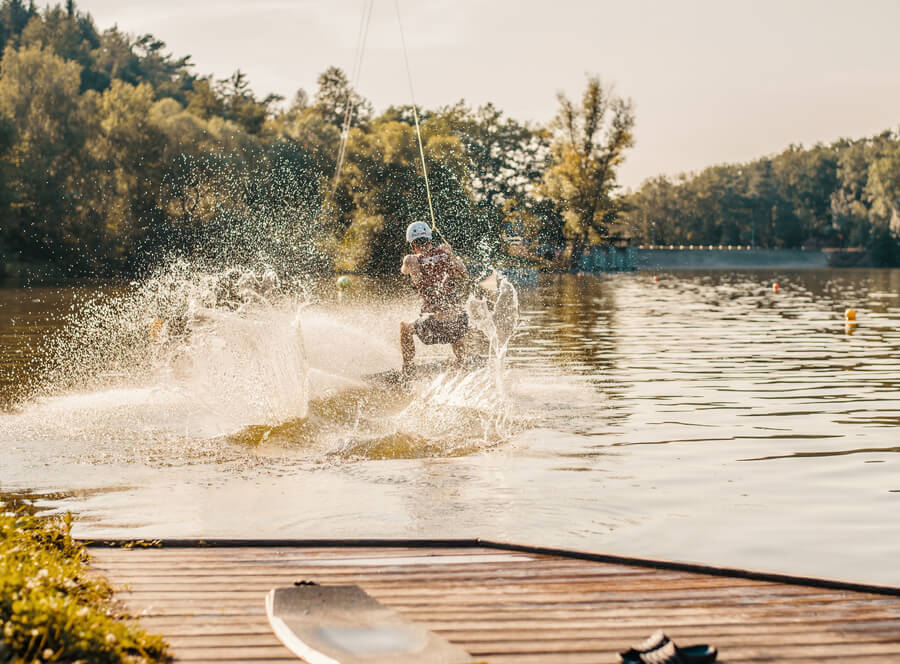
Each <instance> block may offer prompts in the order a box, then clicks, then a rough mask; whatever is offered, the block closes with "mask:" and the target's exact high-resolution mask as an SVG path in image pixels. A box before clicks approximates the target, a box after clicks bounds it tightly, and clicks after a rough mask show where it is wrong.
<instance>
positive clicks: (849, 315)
mask: <svg viewBox="0 0 900 664" xmlns="http://www.w3.org/2000/svg"><path fill="white" fill-rule="evenodd" d="M844 318H846V319H847V320H856V309H847V311H845V312H844Z"/></svg>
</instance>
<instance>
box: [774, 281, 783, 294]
mask: <svg viewBox="0 0 900 664" xmlns="http://www.w3.org/2000/svg"><path fill="white" fill-rule="evenodd" d="M780 290H781V286H779V285H778V282H777V281H776V282H775V283H774V284H772V292H773V293H777V292H778V291H780Z"/></svg>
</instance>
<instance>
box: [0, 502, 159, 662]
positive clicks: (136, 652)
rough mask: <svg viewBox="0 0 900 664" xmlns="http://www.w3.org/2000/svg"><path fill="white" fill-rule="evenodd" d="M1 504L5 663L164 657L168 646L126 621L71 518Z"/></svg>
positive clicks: (0, 608)
mask: <svg viewBox="0 0 900 664" xmlns="http://www.w3.org/2000/svg"><path fill="white" fill-rule="evenodd" d="M5 509H6V506H5V505H4V504H3V503H0V661H2V662H11V663H12V664H18V663H22V664H24V663H25V662H51V661H52V662H97V663H105V662H109V663H113V662H135V663H138V662H147V663H149V662H165V661H169V660H170V658H169V655H168V653H167V650H166V645H165V643H164V642H163V640H162V639H161V638H160V637H158V636H151V635H149V634H147V633H146V632H145V631H144V630H142V629H141V628H140V627H138V626H137V625H136V624H134V623H130V622H128V621H126V620H124V618H125V617H126V616H124V615H123V614H122V612H121V609H120V607H119V605H118V604H117V603H116V602H115V601H114V599H113V593H112V588H111V587H110V586H109V584H108V583H107V582H106V581H105V580H103V579H102V578H101V577H99V576H98V575H96V574H94V573H91V572H90V571H89V570H88V566H87V553H86V551H85V549H84V546H83V545H82V544H80V543H78V542H77V541H75V540H74V539H72V536H71V534H70V529H71V525H72V519H71V515H69V516H67V517H65V518H41V517H36V516H29V515H26V514H23V513H9V512H5Z"/></svg>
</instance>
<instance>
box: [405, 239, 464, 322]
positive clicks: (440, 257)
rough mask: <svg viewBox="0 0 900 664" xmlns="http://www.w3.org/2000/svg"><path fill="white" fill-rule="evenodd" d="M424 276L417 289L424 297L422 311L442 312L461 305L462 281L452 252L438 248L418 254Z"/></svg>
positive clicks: (420, 268)
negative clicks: (454, 264) (451, 254)
mask: <svg viewBox="0 0 900 664" xmlns="http://www.w3.org/2000/svg"><path fill="white" fill-rule="evenodd" d="M418 258H419V270H420V271H421V274H422V277H421V278H420V279H419V283H417V284H416V290H417V291H418V292H419V296H420V297H421V298H422V311H423V312H425V313H441V312H444V311H450V310H452V309H457V308H458V307H459V301H460V296H461V293H460V290H461V289H460V282H459V278H458V273H457V271H456V268H455V267H454V266H453V258H452V257H451V256H450V254H448V253H446V252H444V251H441V250H439V249H438V250H436V251H434V252H433V253H429V254H424V253H421V254H419V255H418Z"/></svg>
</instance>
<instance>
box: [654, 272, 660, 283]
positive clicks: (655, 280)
mask: <svg viewBox="0 0 900 664" xmlns="http://www.w3.org/2000/svg"><path fill="white" fill-rule="evenodd" d="M653 281H654V283H658V282H659V277H657V276H656V275H655V274H654V275H653Z"/></svg>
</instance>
